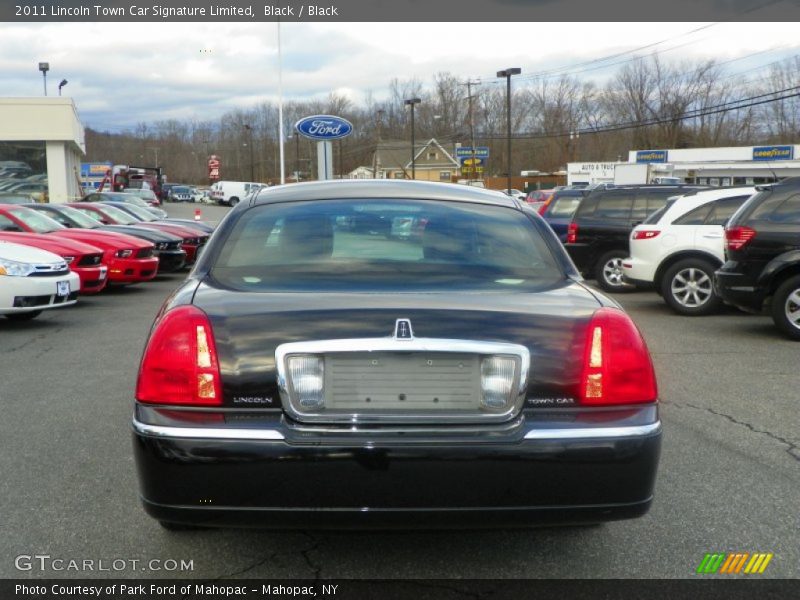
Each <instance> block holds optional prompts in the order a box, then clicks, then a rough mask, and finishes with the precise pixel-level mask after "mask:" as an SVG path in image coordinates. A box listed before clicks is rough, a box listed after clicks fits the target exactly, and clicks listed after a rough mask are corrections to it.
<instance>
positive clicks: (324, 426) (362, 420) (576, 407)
mask: <svg viewBox="0 0 800 600" xmlns="http://www.w3.org/2000/svg"><path fill="white" fill-rule="evenodd" d="M409 223H410V224H411V225H409ZM401 225H402V226H401ZM408 230H413V231H414V232H416V233H415V235H407V232H408ZM404 232H405V233H404ZM657 397H658V392H657V387H656V380H655V375H654V371H653V365H652V361H651V358H650V355H649V353H648V350H647V347H646V345H645V342H644V340H643V339H642V336H641V334H640V333H639V331H638V329H637V328H636V326H635V325H634V323H633V322H632V320H631V319H630V318H629V317H628V316H627V315H626V314H625V313H624V312H623V311H622V309H621V308H620V307H619V306H618V305H617V304H616V303H615V302H614V301H613V300H610V299H609V298H607V297H605V296H603V295H602V294H600V293H598V292H596V291H595V290H592V289H590V288H589V287H587V286H585V285H584V283H583V282H582V280H581V277H580V275H579V274H578V272H577V271H576V269H575V267H574V266H573V264H572V262H571V261H570V259H569V257H568V256H567V254H566V252H565V251H564V249H563V247H562V246H561V244H560V242H559V241H558V238H557V237H556V236H555V234H554V233H553V232H552V230H551V229H550V228H549V227H548V226H547V224H546V223H545V222H544V221H543V220H542V219H541V218H540V217H539V216H538V215H537V214H535V212H534V211H533V210H531V209H530V208H528V207H527V206H525V204H524V203H521V202H519V201H517V200H515V199H513V198H510V197H503V196H501V195H499V194H494V193H491V192H488V191H485V190H480V189H476V188H472V187H468V186H460V185H449V184H440V183H423V182H405V181H375V180H369V181H335V182H316V183H308V184H295V185H288V186H280V187H276V188H269V189H265V190H263V191H261V192H260V193H259V194H258V195H257V197H255V198H254V199H251V200H250V201H249V202H246V203H244V202H243V203H241V204H240V205H238V206H237V207H235V208H234V209H233V210H232V211H231V212H230V213H229V215H228V216H227V217H226V218H225V219H224V220H223V222H222V223H221V224H220V225H219V227H218V229H217V232H216V233H215V235H214V237H213V238H212V240H211V241H210V242H209V243H208V245H207V247H206V248H205V250H204V251H203V254H202V256H201V257H200V259H199V260H198V262H197V264H196V265H195V267H194V269H193V270H192V272H191V273H190V275H189V278H188V279H187V280H186V282H185V283H184V284H183V285H182V286H181V287H180V288H179V289H178V290H177V291H176V292H174V293H173V294H172V296H171V297H170V298H169V299H168V300H167V301H166V302H165V304H164V306H163V307H162V309H161V311H160V312H159V314H158V316H157V318H156V320H155V323H154V325H153V328H152V330H151V332H150V337H149V340H148V342H147V345H146V347H145V350H144V354H143V356H142V360H141V366H140V369H139V375H138V381H137V387H136V403H135V410H134V417H133V441H134V453H135V458H136V464H137V468H138V473H139V482H140V492H141V498H142V502H143V503H144V507H145V509H146V511H147V512H148V513H149V514H150V515H151V516H152V517H154V518H155V519H157V520H158V521H159V522H160V523H161V524H162V525H163V526H164V527H166V528H168V529H179V528H183V527H187V526H226V525H232V526H237V525H241V526H261V527H267V528H284V527H310V528H313V527H340V526H356V527H358V526H363V527H374V526H380V527H386V526H398V527H414V528H416V527H459V526H475V525H478V526H524V525H533V524H538V523H594V522H600V521H607V520H614V519H626V518H633V517H638V516H641V515H643V514H644V513H645V512H647V510H648V509H649V507H650V504H651V502H652V499H653V488H654V484H655V477H656V470H657V466H658V459H659V451H660V445H661V423H660V421H659V416H658V403H657Z"/></svg>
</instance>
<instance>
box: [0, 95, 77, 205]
mask: <svg viewBox="0 0 800 600" xmlns="http://www.w3.org/2000/svg"><path fill="white" fill-rule="evenodd" d="M85 153H86V143H85V137H84V129H83V125H82V124H81V122H80V119H79V118H78V111H77V109H76V108H75V103H74V102H73V101H72V99H71V98H62V97H53V98H48V97H43V98H0V192H2V191H3V189H2V188H7V189H6V191H12V192H13V191H16V190H21V191H26V192H27V191H28V190H30V189H35V188H36V187H37V186H38V187H40V188H41V189H43V190H44V192H45V194H46V195H44V194H43V196H44V197H42V199H49V201H50V202H69V201H73V200H76V199H78V198H80V197H81V191H80V167H81V160H82V159H83V156H84V155H85ZM42 184H44V185H42ZM8 188H10V189H8Z"/></svg>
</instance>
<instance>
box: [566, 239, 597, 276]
mask: <svg viewBox="0 0 800 600" xmlns="http://www.w3.org/2000/svg"><path fill="white" fill-rule="evenodd" d="M564 247H565V248H566V249H567V253H568V254H569V257H570V258H571V259H572V262H574V263H575V266H576V267H577V268H578V270H579V271H580V272H581V273H583V274H584V275H585V274H587V273H589V272H590V271H591V270H592V267H594V261H595V260H597V257H596V256H595V254H596V253H595V251H594V248H593V247H592V246H590V245H589V244H581V243H576V244H564Z"/></svg>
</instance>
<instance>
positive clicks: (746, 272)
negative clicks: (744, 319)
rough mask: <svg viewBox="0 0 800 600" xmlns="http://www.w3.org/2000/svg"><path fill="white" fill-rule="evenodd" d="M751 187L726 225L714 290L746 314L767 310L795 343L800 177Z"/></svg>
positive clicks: (799, 328) (799, 311) (799, 296)
mask: <svg viewBox="0 0 800 600" xmlns="http://www.w3.org/2000/svg"><path fill="white" fill-rule="evenodd" d="M756 189H757V190H759V192H758V193H757V194H755V195H754V196H753V197H752V198H750V199H749V200H748V201H747V202H745V204H744V205H742V207H741V208H740V209H739V210H738V211H736V213H735V214H734V215H733V216H732V217H731V219H730V221H728V224H727V226H726V227H725V258H726V259H727V262H726V263H725V264H724V265H722V267H720V269H719V270H718V271H717V272H716V273H715V274H714V279H715V284H716V290H717V293H718V294H719V295H720V296H721V297H722V299H723V300H724V301H725V302H727V303H729V304H733V305H734V306H736V307H738V308H741V309H743V310H746V311H749V312H756V313H759V312H761V311H762V310H763V309H764V308H765V305H766V306H769V310H770V312H771V314H772V320H773V321H775V325H776V326H777V327H778V329H780V330H781V331H783V332H784V333H785V334H786V335H788V336H789V337H790V338H792V339H795V340H800V177H796V178H792V179H787V180H785V181H782V182H780V183H776V184H773V185H769V186H758V187H757V188H756Z"/></svg>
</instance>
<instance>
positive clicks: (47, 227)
mask: <svg viewBox="0 0 800 600" xmlns="http://www.w3.org/2000/svg"><path fill="white" fill-rule="evenodd" d="M3 218H5V219H7V220H8V221H10V222H11V223H13V224H14V225H16V226H17V227H19V229H20V230H22V231H27V232H33V233H41V234H46V235H48V236H50V237H57V238H61V239H69V240H74V241H78V242H83V243H85V244H91V245H92V246H95V247H97V248H99V249H100V250H101V251H102V254H103V263H104V264H105V265H106V266H107V267H108V279H109V281H110V282H111V283H138V282H141V281H148V280H150V279H153V277H155V276H156V271H158V257H157V256H156V255H155V246H154V245H153V244H152V243H150V242H147V241H145V240H142V239H140V238H136V237H133V236H130V235H125V234H122V233H115V232H109V231H95V230H92V229H68V228H66V227H64V226H63V225H61V224H60V223H58V222H57V221H55V220H54V219H51V218H50V217H48V216H47V215H45V214H43V213H40V212H37V211H35V210H32V209H30V208H27V207H25V206H15V205H2V204H0V219H3Z"/></svg>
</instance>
